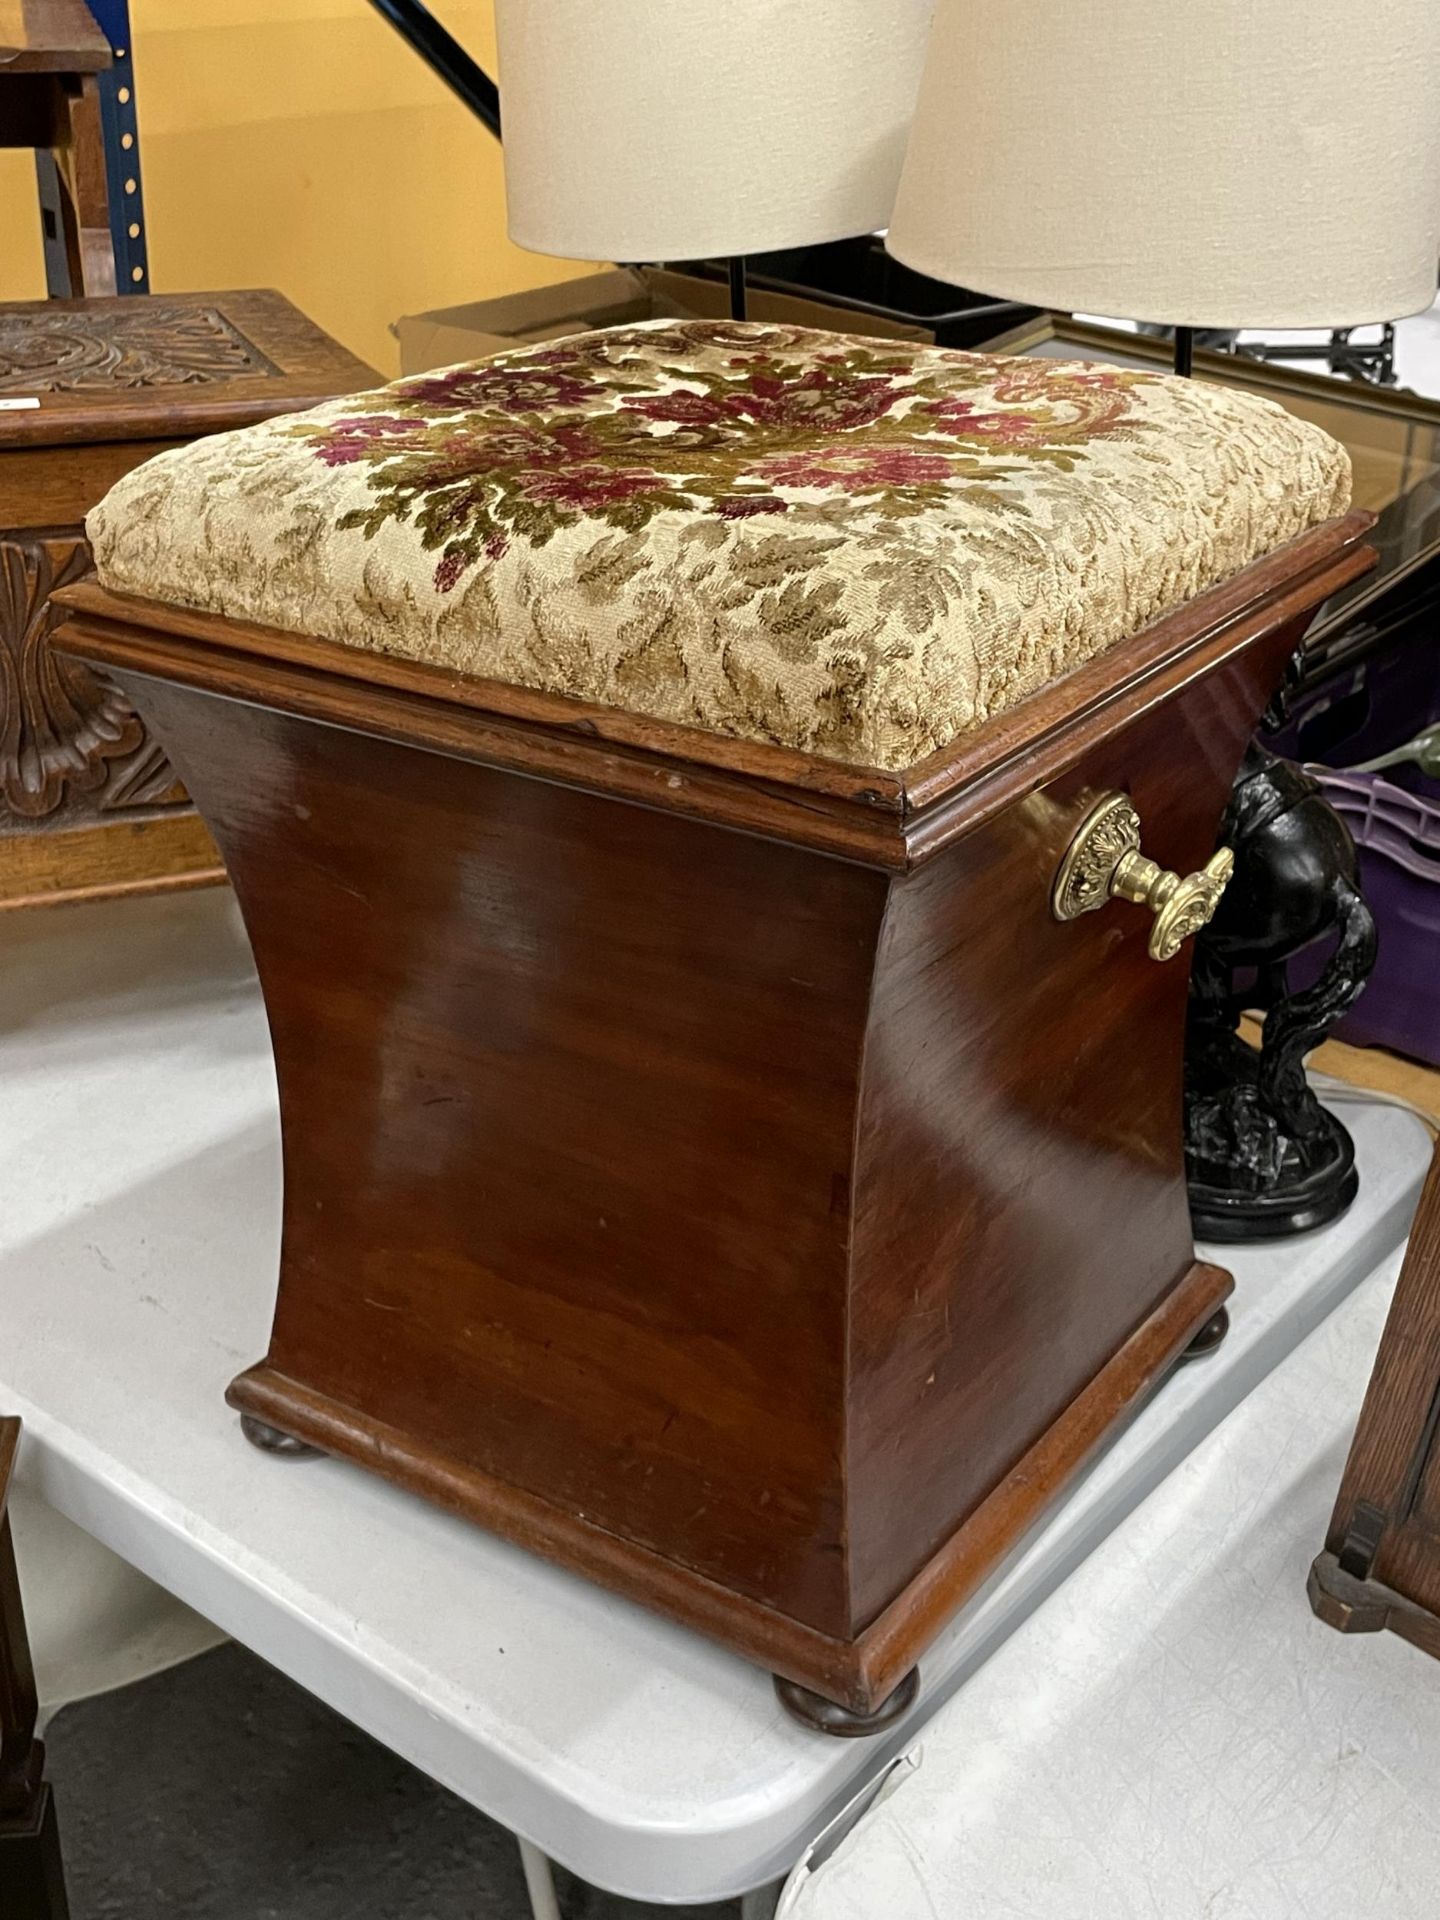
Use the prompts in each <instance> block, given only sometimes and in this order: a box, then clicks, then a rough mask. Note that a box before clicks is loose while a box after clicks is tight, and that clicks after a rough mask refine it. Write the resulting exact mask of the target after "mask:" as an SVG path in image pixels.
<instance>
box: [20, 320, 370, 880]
mask: <svg viewBox="0 0 1440 1920" xmlns="http://www.w3.org/2000/svg"><path fill="white" fill-rule="evenodd" d="M370 377H371V375H370V373H369V369H368V368H367V367H366V366H365V365H364V363H363V362H362V361H359V360H357V359H355V358H354V356H353V355H351V354H349V353H347V352H345V350H344V349H343V348H341V347H339V346H337V345H336V343H335V342H334V341H333V340H331V339H329V338H328V336H327V335H325V334H323V333H322V332H321V331H320V330H319V328H318V327H315V326H313V325H311V323H310V322H309V321H308V320H306V319H305V317H304V316H303V315H302V314H300V313H298V312H297V311H296V309H295V308H294V307H292V306H291V304H290V303H289V301H288V300H285V299H282V298H281V296H280V295H279V294H277V293H268V292H247V293H216V294H202V295H192V294H186V295H164V296H155V297H150V298H127V299H97V300H43V301H42V300H36V301H22V302H16V303H12V304H6V305H0V908H3V907H7V906H20V905H26V904H40V903H43V902H47V901H61V900H71V899H82V898H89V897H94V896H97V895H103V894H113V893H128V892H135V891H142V890H147V889H151V888H159V887H174V886H193V885H198V884H203V883H204V882H206V881H211V880H220V879H223V877H224V868H223V866H222V864H221V861H220V856H219V854H218V853H217V851H216V849H215V845H214V842H213V841H212V840H211V838H210V836H209V834H208V833H207V832H206V830H205V828H204V826H203V825H202V824H201V821H200V819H199V817H198V815H197V814H196V812H195V809H194V807H193V806H192V805H191V802H190V799H189V796H188V795H187V794H186V792H185V789H184V787H183V786H182V785H181V784H180V782H179V781H178V780H177V778H176V776H175V773H174V771H173V769H172V768H171V766H170V763H169V761H168V760H167V759H166V757H165V754H164V752H163V751H162V750H161V748H160V747H159V746H157V744H156V743H155V741H154V739H153V738H152V737H151V735H150V732H149V730H148V728H147V727H146V725H145V723H144V721H143V720H142V719H141V718H140V717H139V716H138V715H137V714H136V712H135V710H134V708H133V707H132V706H131V705H130V703H129V701H128V700H126V698H125V697H124V695H123V694H122V693H120V691H119V690H118V689H117V688H115V687H113V686H111V685H110V684H108V683H107V682H106V681H105V680H104V679H103V678H102V677H101V676H99V675H98V674H96V673H93V672H92V671H91V670H90V669H89V668H87V667H83V666H80V665H78V664H77V663H76V662H74V661H65V660H61V659H59V658H57V657H56V656H55V655H54V654H53V653H52V652H51V650H50V644H49V635H50V630H51V627H52V626H53V624H54V615H53V613H52V610H51V608H50V605H49V596H50V593H51V591H52V589H54V588H55V587H58V586H62V585H64V584H66V583H67V582H70V581H74V580H78V579H80V578H81V577H82V576H83V575H84V574H86V573H87V572H88V571H89V568H90V549H89V546H88V545H87V543H86V540H85V532H84V524H83V523H84V519H85V515H86V513H87V512H88V511H89V510H90V508H91V507H93V506H94V505H95V503H96V501H97V500H99V499H100V497H101V495H102V494H104V493H105V491H106V489H107V488H108V487H110V486H111V485H112V484H113V483H114V482H115V481H116V480H118V479H119V478H120V476H121V475H122V474H124V473H128V472H129V471H130V469H131V468H132V467H136V466H138V465H139V464H140V463H141V462H142V461H144V460H148V459H149V458H150V456H151V455H152V454H154V453H158V452H159V451H160V450H161V449H162V448H164V447H167V446H173V445H176V444H179V443H181V442H183V441H186V440H190V439H192V438H194V437H195V436H196V435H199V434H205V433H213V432H214V431H215V430H216V429H217V428H220V427H230V426H236V427H238V426H245V425H248V424H250V423H252V422H255V421H259V420H264V419H267V418H269V417H270V416H271V415H273V414H277V413H287V412H290V411H292V410H295V409H298V408H302V407H307V406H312V405H313V404H314V403H315V402H316V401H317V400H322V399H325V398H326V397H328V396H329V395H331V394H335V393H343V392H345V391H347V390H348V389H350V388H352V387H354V386H355V384H356V382H357V381H364V380H366V379H369V378H370Z"/></svg>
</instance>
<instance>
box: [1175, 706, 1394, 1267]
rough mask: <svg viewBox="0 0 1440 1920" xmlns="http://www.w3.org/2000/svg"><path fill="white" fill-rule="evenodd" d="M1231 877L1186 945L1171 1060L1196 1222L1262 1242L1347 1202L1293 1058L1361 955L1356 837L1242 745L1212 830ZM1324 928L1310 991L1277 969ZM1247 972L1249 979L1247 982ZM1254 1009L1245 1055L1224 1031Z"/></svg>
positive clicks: (1335, 1153)
mask: <svg viewBox="0 0 1440 1920" xmlns="http://www.w3.org/2000/svg"><path fill="white" fill-rule="evenodd" d="M1221 838H1222V842H1223V843H1224V844H1225V845H1227V846H1229V847H1230V848H1232V849H1233V851H1234V854H1235V873H1234V877H1233V879H1232V880H1231V882H1230V884H1229V886H1228V888H1227V889H1226V891H1225V894H1224V896H1223V898H1222V899H1221V901H1220V904H1219V907H1218V908H1217V910H1216V913H1215V917H1214V918H1213V920H1212V921H1211V922H1210V924H1209V926H1208V927H1206V928H1205V929H1204V930H1203V932H1202V933H1200V935H1199V936H1198V937H1197V939H1196V943H1195V959H1194V967H1193V972H1192V976H1191V989H1190V1016H1189V1026H1188V1031H1187V1039H1186V1061H1185V1158H1186V1170H1187V1173H1188V1176H1189V1183H1190V1208H1191V1214H1192V1216H1193V1219H1194V1224H1195V1232H1196V1234H1197V1235H1198V1236H1199V1237H1200V1238H1201V1239H1208V1240H1264V1239H1272V1238H1278V1237H1279V1236H1281V1235H1284V1234H1290V1233H1300V1232H1303V1231H1305V1230H1306V1229H1307V1228H1310V1227H1319V1226H1323V1225H1324V1224H1325V1223H1326V1221H1329V1220H1333V1219H1335V1218H1336V1217H1337V1216H1338V1215H1340V1214H1342V1213H1343V1212H1344V1211H1345V1209H1346V1208H1347V1207H1348V1206H1349V1205H1350V1203H1351V1201H1352V1200H1353V1199H1354V1198H1355V1193H1356V1188H1357V1185H1358V1179H1357V1175H1356V1172H1355V1148H1354V1143H1353V1142H1352V1140H1351V1138H1350V1135H1349V1133H1348V1132H1347V1131H1346V1129H1345V1128H1344V1127H1343V1126H1342V1125H1341V1123H1340V1122H1339V1121H1338V1120H1337V1119H1336V1118H1335V1116H1334V1115H1333V1114H1332V1113H1329V1112H1327V1111H1326V1109H1325V1108H1324V1107H1322V1106H1321V1104H1320V1102H1319V1101H1318V1100H1317V1099H1316V1097H1315V1095H1314V1093H1313V1092H1312V1091H1311V1089H1310V1087H1309V1085H1308V1084H1307V1082H1306V1079H1305V1057H1306V1055H1307V1054H1308V1053H1309V1052H1310V1051H1311V1050H1312V1048H1314V1047H1317V1046H1318V1045H1319V1044H1320V1042H1321V1041H1322V1040H1323V1039H1324V1038H1325V1036H1326V1034H1328V1033H1329V1031H1330V1029H1331V1027H1332V1026H1334V1024H1335V1022H1336V1021H1337V1020H1338V1019H1339V1018H1340V1016H1341V1014H1343V1013H1344V1012H1345V1010H1346V1008H1347V1007H1349V1006H1350V1005H1351V1004H1352V1002H1353V1001H1354V1000H1355V999H1356V998H1357V996H1358V995H1359V993H1360V991H1361V989H1362V988H1363V987H1364V985H1365V981H1366V979H1367V978H1368V976H1369V974H1370V970H1371V968H1372V967H1373V966H1374V964H1375V945H1376V941H1375V921H1374V919H1373V917H1372V915H1371V913H1370V910H1369V908H1368V907H1367V906H1366V904H1365V901H1364V899H1363V898H1362V896H1361V893H1360V887H1359V878H1358V865H1357V860H1356V854H1355V843H1354V841H1353V840H1352V839H1351V837H1350V832H1349V829H1348V828H1347V827H1346V825H1345V823H1344V821H1343V820H1342V819H1341V818H1340V816H1339V815H1338V814H1337V813H1336V812H1335V809H1334V808H1333V807H1332V806H1331V805H1330V803H1329V801H1328V800H1326V798H1325V796H1324V794H1323V793H1322V792H1321V790H1320V787H1319V785H1318V784H1317V783H1316V782H1315V781H1314V780H1312V779H1311V777H1310V775H1309V774H1307V773H1305V772H1304V771H1303V770H1302V769H1301V768H1300V767H1297V766H1296V765H1294V763H1293V762H1291V761H1289V760H1282V759H1281V758H1280V757H1279V756H1278V755H1276V754H1273V753H1270V752H1267V750H1266V749H1265V748H1264V747H1263V746H1261V745H1260V743H1259V742H1258V740H1257V741H1255V742H1253V743H1252V744H1251V746H1250V749H1249V751H1248V752H1247V754H1246V756H1245V759H1244V762H1243V763H1242V765H1241V769H1240V774H1239V777H1238V779H1237V780H1236V782H1235V787H1234V790H1233V792H1232V794H1231V796H1230V805H1229V808H1228V810H1227V812H1226V815H1225V824H1224V827H1223V829H1222V833H1221ZM1326 935H1329V936H1331V937H1336V946H1335V950H1334V952H1333V954H1332V955H1331V956H1330V958H1329V960H1328V961H1327V963H1326V966H1325V968H1324V971H1323V972H1322V973H1321V975H1320V978H1319V979H1318V980H1317V981H1316V983H1315V984H1314V986H1312V987H1308V988H1306V989H1305V990H1303V991H1302V992H1296V993H1292V992H1291V991H1290V988H1289V984H1288V981H1287V977H1286V966H1287V963H1288V961H1289V960H1290V959H1291V958H1292V956H1293V955H1295V954H1296V953H1298V952H1299V951H1300V949H1301V948H1302V947H1308V946H1309V945H1310V944H1311V943H1312V942H1313V941H1316V940H1319V939H1320V938H1322V937H1323V936H1326ZM1252 978H1253V984H1250V982H1251V980H1252ZM1247 1008H1254V1009H1256V1010H1257V1011H1260V1012H1263V1014H1264V1038H1263V1044H1262V1046H1261V1047H1260V1049H1259V1051H1258V1052H1257V1050H1256V1049H1255V1048H1254V1047H1252V1046H1250V1045H1248V1044H1247V1043H1246V1041H1244V1040H1243V1039H1242V1038H1241V1037H1240V1035H1239V1033H1238V1032H1237V1031H1236V1029H1237V1026H1238V1023H1239V1019H1240V1015H1241V1014H1242V1012H1244V1011H1245V1010H1246V1009H1247Z"/></svg>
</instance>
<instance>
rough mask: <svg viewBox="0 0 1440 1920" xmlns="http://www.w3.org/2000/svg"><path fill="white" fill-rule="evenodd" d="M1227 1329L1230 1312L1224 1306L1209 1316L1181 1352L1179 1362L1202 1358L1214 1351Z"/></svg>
mask: <svg viewBox="0 0 1440 1920" xmlns="http://www.w3.org/2000/svg"><path fill="white" fill-rule="evenodd" d="M1229 1331H1230V1314H1229V1311H1228V1310H1227V1309H1226V1308H1225V1307H1221V1308H1220V1309H1219V1310H1218V1311H1217V1312H1215V1313H1212V1314H1211V1316H1210V1318H1209V1319H1208V1320H1207V1321H1206V1322H1205V1324H1204V1326H1203V1327H1201V1329H1200V1331H1199V1332H1198V1333H1197V1334H1196V1336H1195V1338H1194V1339H1193V1340H1192V1341H1191V1342H1190V1344H1189V1346H1188V1347H1186V1349H1185V1351H1184V1352H1183V1353H1182V1354H1181V1356H1180V1360H1181V1364H1182V1365H1183V1364H1184V1362H1185V1361H1187V1360H1203V1359H1204V1358H1205V1356H1206V1354H1207V1353H1214V1351H1215V1349H1216V1348H1217V1347H1218V1346H1219V1345H1220V1343H1221V1341H1222V1340H1223V1339H1224V1338H1225V1336H1226V1334H1227V1333H1229Z"/></svg>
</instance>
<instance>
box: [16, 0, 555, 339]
mask: <svg viewBox="0 0 1440 1920" xmlns="http://www.w3.org/2000/svg"><path fill="white" fill-rule="evenodd" d="M434 11H436V12H437V13H439V14H440V15H441V16H442V17H443V18H444V20H445V23H446V25H447V26H448V27H449V28H450V30H451V31H452V32H453V33H454V34H455V35H456V36H457V37H458V38H459V39H460V40H462V41H463V42H464V44H465V45H466V46H467V47H468V48H469V49H470V51H471V52H472V53H473V54H474V55H475V57H476V58H477V59H478V60H479V61H480V62H481V64H482V65H483V66H485V67H486V68H487V70H488V71H490V72H491V73H494V72H495V41H494V24H493V20H492V15H491V5H490V0H454V4H450V5H445V4H440V5H438V6H436V7H435V8H434ZM130 15H131V27H132V30H133V33H134V39H135V46H134V56H135V93H136V104H137V106H138V108H139V113H140V153H141V160H142V164H143V168H144V191H145V214H146V221H147V224H148V227H149V236H148V237H149V249H150V271H151V276H152V282H153V289H154V291H155V292H157V293H166V292H169V293H179V292H189V291H198V290H204V289H215V290H219V289H222V288H227V287H252V286H257V287H258V286H271V287H278V288H279V289H280V290H281V292H282V293H286V294H288V295H289V297H290V298H291V299H292V300H294V301H295V303H296V304H297V305H298V306H300V307H303V308H304V309H305V311H306V312H307V313H308V314H309V315H310V316H311V318H312V319H314V320H317V321H318V322H319V323H320V325H321V326H323V327H325V328H326V329H327V330H328V331H329V332H330V333H333V334H334V335H335V336H336V338H337V339H339V340H341V341H343V342H344V344H345V345H346V346H347V347H350V348H351V349H352V350H353V351H354V352H356V353H358V354H360V355H362V356H363V357H364V358H365V359H366V360H368V361H370V362H371V364H372V365H374V366H377V367H380V368H381V369H382V370H383V371H385V372H386V373H387V374H390V373H393V372H395V371H397V370H398V360H397V358H396V352H395V342H394V340H393V339H392V338H391V336H390V333H389V326H390V322H391V321H392V320H394V319H395V318H396V317H397V316H398V315H400V314H402V313H417V312H422V311H424V310H425V309H427V308H430V307H441V306H451V305H454V304H456V303H457V302H459V301H463V300H480V299H484V298H487V297H488V296H490V295H492V294H500V293H511V292H514V291H516V290H518V289H519V288H522V287H528V286H537V285H542V284H544V283H545V282H547V281H553V280H558V279H561V278H563V277H565V276H566V275H567V274H569V273H573V272H580V271H584V269H582V268H579V267H577V266H567V265H566V264H564V263H562V262H559V261H554V260H544V259H541V258H539V257H538V256H537V255H535V254H529V253H522V252H520V251H519V250H518V249H517V248H515V247H512V246H511V245H510V244H509V242H508V241H507V240H506V238H505V210H504V190H503V184H502V179H501V168H500V151H499V148H498V146H497V145H496V143H495V141H494V140H493V139H492V138H491V136H490V135H489V134H488V133H487V132H486V131H485V129H484V128H483V127H482V126H481V125H480V123H479V122H478V121H477V120H475V119H474V118H473V117H472V116H471V115H470V114H469V113H468V112H467V111H466V109H465V108H464V107H462V106H461V104H460V102H459V101H458V100H456V99H455V98H454V97H453V95H451V93H450V92H449V90H448V89H447V88H446V87H444V86H443V85H442V84H441V82H440V81H439V80H437V79H436V78H435V76H434V75H433V74H432V73H431V72H430V70H429V68H428V67H426V66H425V64H424V63H423V62H422V61H421V60H420V59H418V58H417V56H416V55H415V54H413V53H412V52H411V51H410V49H409V48H408V47H407V46H406V45H405V43H404V42H403V41H402V40H401V39H400V37H399V36H398V35H397V34H396V33H395V31H394V30H393V28H391V27H389V26H387V25H386V23H385V22H384V21H383V20H382V19H381V18H380V17H379V15H378V14H376V13H375V12H374V10H373V9H372V8H371V7H370V6H369V5H367V4H366V0H131V8H130ZM44 291H45V276H44V269H43V264H42V260H41V253H40V241H39V234H38V216H37V214H36V210H35V188H34V168H33V162H32V161H31V158H30V155H29V154H28V153H16V152H13V151H12V152H0V299H6V300H25V299H36V298H39V297H40V296H41V295H43V293H44Z"/></svg>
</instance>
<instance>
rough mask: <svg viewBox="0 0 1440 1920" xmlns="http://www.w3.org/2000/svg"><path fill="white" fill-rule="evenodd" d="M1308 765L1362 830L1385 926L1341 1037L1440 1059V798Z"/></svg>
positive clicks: (1363, 872) (1366, 868) (1364, 883)
mask: <svg viewBox="0 0 1440 1920" xmlns="http://www.w3.org/2000/svg"><path fill="white" fill-rule="evenodd" d="M1307 771H1308V772H1310V773H1312V774H1313V775H1314V776H1315V778H1316V779H1317V780H1318V781H1319V782H1320V785H1321V787H1322V788H1323V789H1324V792H1325V797H1326V799H1327V800H1328V801H1329V802H1330V804H1331V806H1332V807H1334V808H1335V810H1336V812H1337V813H1338V814H1339V815H1340V816H1341V818H1342V819H1343V820H1344V822H1345V824H1346V826H1348V827H1349V829H1350V831H1351V833H1352V834H1353V835H1354V836H1355V844H1356V846H1357V847H1358V848H1359V850H1360V886H1361V891H1362V892H1363V893H1364V895H1365V898H1366V900H1367V902H1368V903H1369V906H1370V910H1371V912H1372V913H1373V914H1374V915H1375V919H1376V922H1377V924H1378V926H1379V928H1380V953H1379V958H1378V959H1377V960H1376V962H1375V971H1374V972H1373V973H1372V974H1371V976H1370V980H1369V984H1368V985H1367V986H1366V988H1365V991H1364V993H1362V994H1361V996H1360V998H1359V999H1358V1000H1357V1001H1356V1003H1355V1005H1354V1007H1353V1008H1352V1009H1351V1010H1350V1012H1349V1013H1348V1014H1346V1016H1345V1018H1344V1019H1343V1020H1342V1021H1340V1022H1339V1024H1338V1025H1337V1026H1336V1028H1335V1038H1336V1039H1337V1040H1346V1041H1348V1042H1349V1043H1350V1045H1351V1046H1353V1047H1389V1048H1390V1049H1391V1050H1392V1051H1393V1052H1395V1053H1404V1054H1409V1055H1410V1056H1411V1058H1412V1059H1416V1060H1423V1061H1426V1062H1427V1063H1428V1064H1429V1065H1431V1066H1440V804H1437V803H1436V802H1435V801H1433V800H1426V799H1422V798H1421V797H1420V796H1419V795H1417V794H1413V793H1407V792H1406V791H1405V790H1404V788H1403V787H1397V786H1396V785H1395V783H1394V782H1393V781H1391V780H1388V779H1387V778H1386V777H1385V775H1384V774H1382V773H1342V772H1336V771H1334V770H1333V769H1331V768H1330V767H1316V766H1312V767H1310V768H1308V769H1307ZM1306 971H1307V972H1308V971H1309V969H1306ZM1297 972H1298V970H1297ZM1297 984H1298V981H1297Z"/></svg>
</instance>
